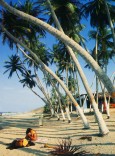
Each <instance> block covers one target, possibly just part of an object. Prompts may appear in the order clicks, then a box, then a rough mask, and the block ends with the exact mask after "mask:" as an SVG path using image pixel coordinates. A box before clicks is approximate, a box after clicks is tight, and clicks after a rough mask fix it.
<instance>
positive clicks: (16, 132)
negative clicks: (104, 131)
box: [0, 109, 115, 156]
mask: <svg viewBox="0 0 115 156" xmlns="http://www.w3.org/2000/svg"><path fill="white" fill-rule="evenodd" d="M103 117H104V120H105V121H106V124H107V125H108V128H109V130H110V133H109V134H108V135H107V136H104V137H98V136H97V134H98V132H99V131H98V125H97V123H95V120H94V116H93V115H90V116H89V115H88V116H87V119H88V121H89V123H90V126H91V128H90V129H89V130H84V129H83V125H82V121H81V119H80V118H79V119H78V118H76V115H75V114H73V115H72V122H71V123H70V124H68V122H67V121H65V122H63V121H57V118H51V119H49V118H45V119H44V125H43V126H42V127H39V126H38V116H37V115H36V114H35V112H32V113H26V114H21V115H17V116H12V117H3V119H2V121H1V119H0V121H1V126H0V127H3V129H2V130H0V156H48V155H49V156H50V155H51V154H50V153H49V151H51V150H52V149H51V148H44V144H45V143H47V144H48V145H52V146H54V145H56V144H57V143H58V141H59V140H61V139H64V138H68V137H69V138H71V139H72V145H79V146H81V150H86V151H87V152H90V154H87V156H90V155H91V156H93V155H97V156H99V155H103V156H107V155H109V156H115V109H112V110H111V118H110V119H106V115H105V114H104V115H103ZM29 127H30V128H33V129H35V130H36V131H37V133H38V141H37V142H35V146H30V147H24V148H20V149H14V150H9V149H6V147H7V146H6V143H10V142H12V141H13V140H14V139H15V138H24V137H25V132H26V129H27V128H29ZM84 135H90V136H92V141H88V140H80V139H79V138H80V137H81V136H84ZM99 153H100V154H99Z"/></svg>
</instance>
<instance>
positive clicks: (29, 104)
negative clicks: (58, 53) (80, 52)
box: [0, 0, 115, 112]
mask: <svg viewBox="0 0 115 156" xmlns="http://www.w3.org/2000/svg"><path fill="white" fill-rule="evenodd" d="M6 2H9V0H6ZM13 2H16V0H13ZM83 23H84V24H85V25H86V27H87V28H89V29H91V28H90V25H89V23H88V22H86V21H83ZM82 35H83V36H85V38H86V39H87V40H88V41H87V43H86V44H87V47H88V49H89V51H90V50H91V49H92V48H93V46H94V44H95V43H94V41H89V39H88V34H87V29H85V30H84V31H83V32H82ZM54 40H55V38H54V37H53V36H52V35H50V34H47V38H46V39H45V40H43V42H44V43H45V44H46V45H47V47H51V43H53V42H54ZM11 54H15V50H14V51H11V50H10V49H9V47H8V45H7V44H5V45H3V44H2V38H1V37H0V112H27V111H30V110H32V109H36V108H39V107H42V106H44V103H43V101H42V100H41V99H40V98H38V97H37V96H35V95H34V94H33V93H32V92H31V91H30V90H29V89H28V88H26V87H25V88H23V86H22V84H21V83H19V80H18V78H17V76H16V75H15V74H14V75H13V77H12V78H11V79H8V74H7V73H6V74H3V73H4V71H5V68H4V67H3V66H4V61H6V60H8V57H9V56H11ZM114 59H115V58H114ZM79 61H80V64H81V66H82V67H83V70H84V72H85V74H86V76H87V79H88V82H89V84H90V85H91V82H92V80H93V77H94V72H92V71H91V70H89V69H86V68H84V66H85V65H86V63H85V61H84V60H83V59H82V58H81V57H79ZM113 72H115V63H114V62H113V61H110V63H109V66H108V76H109V77H110V76H111V75H112V73H113ZM39 76H42V73H41V72H40V73H39ZM79 83H80V87H81V91H80V92H81V93H85V90H84V88H83V85H82V83H81V81H79ZM94 90H95V86H94V87H93V91H94ZM36 91H37V92H38V94H39V95H41V96H42V97H43V95H42V93H41V92H40V91H39V90H38V89H36Z"/></svg>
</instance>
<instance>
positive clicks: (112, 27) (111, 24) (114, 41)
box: [104, 0, 115, 51]
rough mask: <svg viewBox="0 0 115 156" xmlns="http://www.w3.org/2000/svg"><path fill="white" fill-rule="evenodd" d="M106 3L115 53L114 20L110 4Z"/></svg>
mask: <svg viewBox="0 0 115 156" xmlns="http://www.w3.org/2000/svg"><path fill="white" fill-rule="evenodd" d="M104 3H105V8H106V11H107V17H108V21H109V25H110V28H111V32H112V35H113V44H114V48H113V50H114V51H115V32H114V26H113V23H112V20H111V16H110V12H109V8H108V4H107V2H106V0H104Z"/></svg>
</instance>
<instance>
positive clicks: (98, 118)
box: [47, 0, 108, 134]
mask: <svg viewBox="0 0 115 156" xmlns="http://www.w3.org/2000/svg"><path fill="white" fill-rule="evenodd" d="M47 1H48V4H49V7H50V9H51V12H52V16H53V18H54V21H55V23H56V26H57V27H58V29H59V30H60V31H62V32H63V29H62V27H61V25H60V23H59V21H58V19H57V16H56V15H55V12H54V11H53V8H52V6H51V4H50V1H49V0H47ZM66 48H67V50H68V52H69V54H70V55H71V57H72V53H73V51H72V49H71V48H70V47H69V46H67V45H66ZM72 58H73V60H74V57H72ZM75 65H76V67H77V69H78V71H79V74H80V77H81V79H82V82H83V84H84V87H85V89H86V91H87V93H88V95H89V97H90V101H91V104H92V106H93V109H94V112H95V116H96V118H97V122H98V124H99V128H100V133H101V134H104V131H105V129H106V132H105V134H107V133H108V130H107V127H106V124H105V123H104V120H103V118H102V116H101V115H100V112H99V110H98V108H97V105H96V102H95V99H94V97H93V94H92V92H91V90H90V87H89V85H88V82H87V79H86V77H85V75H84V73H83V71H82V68H81V66H80V64H79V62H78V60H77V59H76V61H75ZM102 123H103V124H102Z"/></svg>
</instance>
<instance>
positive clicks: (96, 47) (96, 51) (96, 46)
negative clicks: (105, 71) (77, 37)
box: [95, 30, 99, 104]
mask: <svg viewBox="0 0 115 156" xmlns="http://www.w3.org/2000/svg"><path fill="white" fill-rule="evenodd" d="M95 60H96V62H97V63H98V30H97V33H96V41H95ZM98 88H99V87H98V76H96V102H97V104H98Z"/></svg>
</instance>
